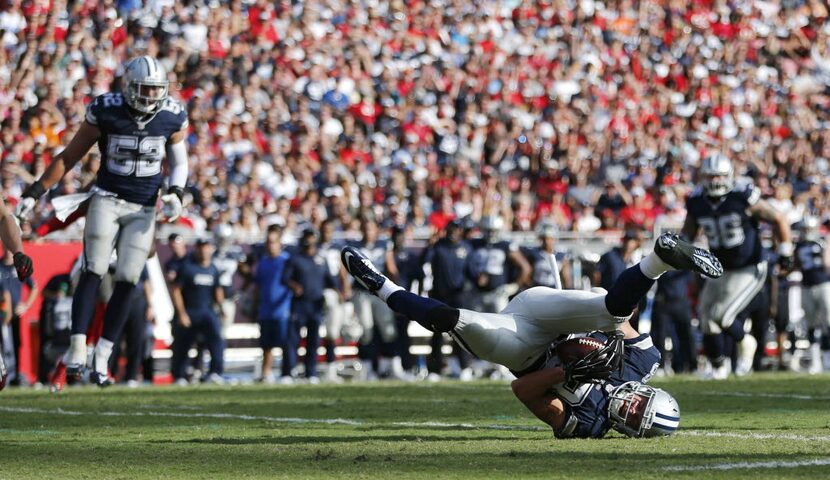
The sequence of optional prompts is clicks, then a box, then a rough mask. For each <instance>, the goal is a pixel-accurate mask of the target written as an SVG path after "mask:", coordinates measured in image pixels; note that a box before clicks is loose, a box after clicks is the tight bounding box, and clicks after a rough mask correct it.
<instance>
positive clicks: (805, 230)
mask: <svg viewBox="0 0 830 480" xmlns="http://www.w3.org/2000/svg"><path fill="white" fill-rule="evenodd" d="M820 228H821V221H820V220H819V219H818V217H815V216H813V215H808V216H806V217H804V220H802V221H801V237H802V240H813V241H816V240H818V239H819V238H820V237H821V234H820V231H819V230H820Z"/></svg>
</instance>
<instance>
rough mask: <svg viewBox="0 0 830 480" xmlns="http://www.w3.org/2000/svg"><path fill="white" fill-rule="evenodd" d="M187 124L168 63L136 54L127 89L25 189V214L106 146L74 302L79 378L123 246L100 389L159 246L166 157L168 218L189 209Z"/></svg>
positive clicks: (70, 370) (98, 368)
mask: <svg viewBox="0 0 830 480" xmlns="http://www.w3.org/2000/svg"><path fill="white" fill-rule="evenodd" d="M187 127H188V121H187V112H186V110H185V108H184V107H183V106H182V105H181V104H180V103H179V102H178V101H176V100H174V99H172V98H170V97H169V96H168V79H167V72H166V71H165V69H164V67H163V66H162V65H161V63H159V61H158V60H156V59H155V58H153V57H149V56H143V57H137V58H133V59H132V60H130V61H129V62H128V63H127V64H126V65H125V67H124V74H123V91H122V92H118V93H115V92H112V93H105V94H103V95H100V96H98V97H96V98H95V100H94V101H92V103H90V104H89V106H88V107H87V111H86V119H85V121H84V122H83V124H82V125H81V127H80V128H79V129H78V131H77V133H75V136H74V137H73V138H72V140H71V141H70V142H69V145H67V147H66V148H65V149H64V150H63V151H62V152H61V153H60V154H58V155H57V156H56V157H55V159H54V160H53V161H52V163H51V164H50V165H49V167H48V168H47V169H46V172H44V174H43V176H41V178H40V179H39V180H37V181H36V182H35V183H33V184H32V185H30V186H29V187H28V188H27V189H26V190H25V191H24V192H23V197H22V198H21V201H20V203H19V204H18V206H17V211H16V214H17V216H18V218H21V219H24V218H26V217H27V216H28V215H29V213H30V212H31V211H32V209H33V208H34V207H35V205H36V203H37V201H38V200H39V199H40V198H41V197H42V196H43V195H44V194H45V193H46V192H47V191H49V189H50V188H52V186H54V185H55V184H56V183H58V182H59V181H60V179H61V178H62V177H63V176H64V175H65V174H66V172H69V171H70V170H72V168H73V167H74V166H75V165H76V164H77V163H78V162H79V161H80V160H81V159H82V158H83V157H84V155H86V153H87V152H88V151H89V149H90V148H92V146H93V144H95V143H97V144H98V149H99V150H100V152H101V168H100V170H99V171H98V175H97V178H96V180H95V186H94V188H93V189H92V190H91V191H90V192H89V193H88V194H86V198H81V199H79V200H78V201H77V202H76V207H77V206H78V205H81V204H82V203H83V202H85V201H86V200H87V199H88V200H89V204H88V210H87V214H86V225H85V227H84V240H83V272H82V274H81V278H80V280H79V282H78V286H77V287H76V289H75V293H74V296H73V301H72V335H71V339H70V346H69V350H68V351H67V354H66V364H67V372H66V373H67V376H70V377H75V378H79V377H80V376H81V375H82V374H83V371H84V369H85V368H86V364H87V358H86V357H87V350H86V331H87V327H88V326H89V323H90V321H91V320H92V317H93V314H94V308H95V297H96V293H97V291H98V288H99V286H100V284H101V279H102V277H103V275H104V274H105V273H107V270H108V268H109V263H110V256H111V254H112V251H113V249H115V251H116V252H117V254H118V261H117V263H116V266H115V273H114V279H115V287H114V290H113V293H112V296H111V298H110V301H109V303H108V305H107V310H106V314H105V317H104V329H103V334H102V336H101V338H100V339H99V340H98V342H97V344H96V346H95V349H94V353H93V359H92V360H93V361H92V370H91V372H90V380H91V381H92V382H94V383H96V384H98V385H99V386H106V385H108V384H109V383H110V379H109V378H108V373H107V362H108V360H109V357H110V355H111V353H112V348H113V342H114V341H116V340H117V339H118V338H119V335H120V333H121V329H122V328H123V326H124V323H125V321H126V317H127V313H128V307H129V302H130V297H131V295H132V293H133V291H134V287H135V285H136V283H137V282H138V280H139V276H140V275H141V270H142V268H143V267H144V263H145V262H146V260H147V256H148V253H149V252H150V250H151V248H152V245H153V240H154V233H155V224H156V202H157V199H158V196H159V190H160V189H161V187H162V183H163V177H164V175H163V173H162V160H163V159H164V158H166V159H167V162H168V167H169V178H168V184H167V190H166V193H165V194H164V195H162V196H161V203H162V215H163V216H164V217H165V218H166V220H167V221H173V220H175V219H176V218H178V217H179V216H180V215H181V212H182V196H183V189H184V187H185V183H186V181H187V168H188V164H187V148H186V144H185V137H186V134H187Z"/></svg>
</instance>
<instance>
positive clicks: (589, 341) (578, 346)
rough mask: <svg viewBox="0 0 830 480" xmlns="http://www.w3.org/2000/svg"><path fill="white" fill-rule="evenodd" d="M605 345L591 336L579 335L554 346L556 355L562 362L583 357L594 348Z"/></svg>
mask: <svg viewBox="0 0 830 480" xmlns="http://www.w3.org/2000/svg"><path fill="white" fill-rule="evenodd" d="M604 346H605V343H603V342H601V341H599V340H597V339H596V338H591V337H579V338H572V339H570V340H565V341H564V342H562V343H560V344H559V345H557V346H556V355H557V356H558V357H559V359H560V360H562V363H570V362H574V361H576V360H579V359H580V358H584V357H585V356H586V355H588V354H589V353H591V352H593V351H594V350H598V349H600V348H602V347H604Z"/></svg>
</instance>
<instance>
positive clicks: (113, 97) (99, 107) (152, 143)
mask: <svg viewBox="0 0 830 480" xmlns="http://www.w3.org/2000/svg"><path fill="white" fill-rule="evenodd" d="M86 121H87V122H89V123H90V124H92V125H95V126H96V127H98V130H99V131H100V132H101V136H100V137H98V149H99V150H100V151H101V168H100V170H98V179H97V182H96V185H97V186H98V187H100V188H102V189H104V190H106V191H108V192H112V193H115V194H116V195H118V197H119V198H121V199H123V200H126V201H128V202H132V203H138V204H141V205H155V204H156V197H157V196H158V191H159V188H161V183H162V168H161V160H162V159H163V158H164V156H165V151H166V146H167V142H168V141H169V140H170V136H171V135H173V134H174V133H176V132H178V131H179V130H182V129H183V128H186V127H187V111H186V110H185V109H184V107H183V106H182V105H181V104H180V103H179V102H177V101H176V100H173V99H172V98H168V99H166V100H165V101H164V102H162V104H161V107H160V108H159V110H158V111H157V112H156V113H155V114H154V115H152V116H150V117H148V118H147V119H146V120H142V121H138V120H136V118H135V117H134V116H133V115H132V114H131V113H130V110H129V108H128V107H127V104H126V102H125V101H124V97H123V96H122V95H121V94H120V93H105V94H103V95H99V96H98V97H96V98H95V100H93V101H92V103H90V104H89V106H88V107H87V109H86Z"/></svg>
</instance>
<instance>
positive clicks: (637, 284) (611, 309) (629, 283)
mask: <svg viewBox="0 0 830 480" xmlns="http://www.w3.org/2000/svg"><path fill="white" fill-rule="evenodd" d="M652 285H654V280H653V279H651V278H648V277H647V276H645V274H644V273H643V271H642V270H640V266H639V265H634V266H633V267H629V268H627V269H626V270H625V271H624V272H623V273H621V274H620V276H619V277H617V280H615V281H614V285H612V286H611V290H610V291H609V292H608V294H607V295H606V296H605V308H607V309H608V313H610V314H611V315H614V316H615V317H627V316H629V315H631V314H632V313H634V309H635V308H637V304H638V303H640V300H642V299H643V297H645V296H646V293H648V290H649V289H650V288H651V286H652Z"/></svg>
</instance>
